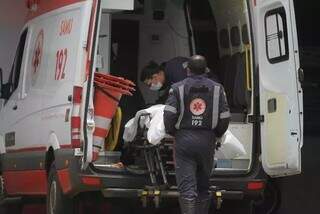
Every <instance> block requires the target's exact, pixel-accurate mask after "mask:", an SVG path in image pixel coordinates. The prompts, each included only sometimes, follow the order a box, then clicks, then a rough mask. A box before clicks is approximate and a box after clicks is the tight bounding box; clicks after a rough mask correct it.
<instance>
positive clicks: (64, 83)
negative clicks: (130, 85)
mask: <svg viewBox="0 0 320 214" xmlns="http://www.w3.org/2000/svg"><path fill="white" fill-rule="evenodd" d="M91 4H92V2H91V1H85V2H80V3H75V4H71V5H68V6H66V7H62V8H60V9H57V10H54V11H51V12H48V13H45V14H44V15H41V16H39V17H37V18H34V19H32V20H30V21H29V22H28V23H27V24H26V26H25V30H24V31H23V32H27V38H26V43H25V49H24V55H23V59H22V65H21V73H20V79H19V87H18V88H17V89H16V91H15V92H14V93H13V94H12V96H11V98H10V99H9V101H8V102H7V104H6V105H5V107H4V109H2V111H1V120H3V121H1V127H0V132H1V135H2V136H4V141H5V145H6V153H5V154H4V155H2V170H3V171H4V173H3V174H4V178H5V180H6V181H7V182H6V190H7V191H8V193H9V194H16V193H19V194H33V195H34V194H46V182H47V181H46V171H45V161H46V152H47V150H48V148H49V147H53V148H54V149H59V148H71V127H70V126H71V113H72V110H73V109H72V108H73V105H72V99H73V97H72V95H73V87H74V86H81V85H82V83H83V82H84V78H85V68H86V66H85V65H86V62H87V61H86V42H87V39H88V38H87V35H88V29H89V27H88V26H89V20H90V13H91V8H92V7H91ZM84 62H85V63H84ZM79 134H80V133H79ZM23 175H27V176H29V178H28V177H24V179H19V177H20V178H21V176H23ZM33 178H35V179H33ZM27 182H29V183H28V184H27Z"/></svg>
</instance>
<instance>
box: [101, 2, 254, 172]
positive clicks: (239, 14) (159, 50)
mask: <svg viewBox="0 0 320 214" xmlns="http://www.w3.org/2000/svg"><path fill="white" fill-rule="evenodd" d="M249 26H250V25H249V14H248V8H247V1H245V0H187V1H184V0H136V1H135V10H134V11H109V10H104V9H102V14H101V20H100V29H99V32H100V33H99V42H98V51H97V60H96V61H97V62H96V67H97V71H98V72H106V71H107V72H110V73H111V74H112V75H115V76H121V77H124V78H127V79H130V80H132V81H133V82H135V83H136V84H137V91H136V92H135V93H134V95H133V96H132V97H130V96H124V97H122V99H121V102H120V104H119V107H120V108H121V110H122V114H123V117H122V121H121V130H120V137H119V143H118V144H117V147H116V149H115V150H116V151H118V152H122V153H124V149H123V144H124V142H123V140H122V136H121V134H122V133H123V129H124V125H125V124H126V122H128V120H129V119H131V118H132V117H134V116H135V114H136V112H137V111H139V110H141V109H143V108H146V106H150V105H152V104H153V103H154V102H155V101H156V99H157V97H158V93H156V92H153V91H151V90H149V89H148V88H147V87H146V86H145V85H144V84H143V83H142V82H140V72H141V70H142V68H143V67H144V66H145V65H147V64H148V62H149V61H151V60H153V61H155V62H157V63H159V64H161V63H162V62H165V61H167V60H169V59H171V58H174V57H176V56H187V57H188V56H191V55H193V54H202V55H204V56H205V57H206V58H207V61H208V67H209V68H210V69H211V70H212V71H213V73H214V75H215V76H217V77H218V79H219V81H220V83H221V84H222V85H223V86H224V88H225V91H226V94H227V98H228V103H229V106H230V110H231V113H232V121H231V124H230V126H229V131H230V132H231V133H232V135H233V136H234V137H236V138H237V139H238V141H239V142H240V143H241V145H242V147H243V149H244V150H245V153H242V154H238V153H237V151H233V149H232V148H229V147H230V145H222V147H224V149H225V150H228V149H230V150H231V151H226V153H227V154H226V155H225V156H226V157H224V155H221V154H220V155H218V152H217V156H218V159H217V160H216V162H215V163H216V164H215V166H216V168H215V169H214V170H215V174H216V175H218V174H221V175H223V174H225V173H235V174H236V173H246V172H248V171H249V169H250V166H251V159H252V156H253V154H252V148H253V146H252V145H253V143H252V142H253V126H252V124H251V123H249V122H248V119H247V118H248V117H247V116H248V115H249V114H251V112H252V78H251V76H252V72H251V71H252V58H251V57H252V56H251V52H252V51H251V39H250V32H249V29H250V28H249ZM138 89H139V90H138ZM222 147H221V148H222ZM228 156H229V157H230V156H231V157H232V158H228ZM123 162H124V163H125V164H126V162H127V160H124V161H123Z"/></svg>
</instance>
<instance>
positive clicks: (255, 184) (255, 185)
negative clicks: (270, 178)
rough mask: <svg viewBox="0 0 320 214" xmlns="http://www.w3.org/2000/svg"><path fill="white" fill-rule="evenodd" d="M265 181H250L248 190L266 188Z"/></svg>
mask: <svg viewBox="0 0 320 214" xmlns="http://www.w3.org/2000/svg"><path fill="white" fill-rule="evenodd" d="M264 186H265V185H264V182H262V181H254V182H248V184H247V189H248V190H262V189H264Z"/></svg>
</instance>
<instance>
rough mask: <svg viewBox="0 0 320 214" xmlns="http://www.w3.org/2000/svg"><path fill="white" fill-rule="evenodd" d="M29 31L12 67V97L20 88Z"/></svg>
mask: <svg viewBox="0 0 320 214" xmlns="http://www.w3.org/2000/svg"><path fill="white" fill-rule="evenodd" d="M27 34H28V30H27V29H26V30H25V31H24V32H23V33H22V35H21V37H20V41H19V45H18V48H17V51H16V56H15V58H14V62H13V65H12V69H11V74H10V77H9V83H10V85H11V87H10V96H11V95H12V94H13V92H14V91H15V90H16V89H17V88H18V86H19V79H20V71H21V64H22V58H23V53H24V47H25V43H26V38H27Z"/></svg>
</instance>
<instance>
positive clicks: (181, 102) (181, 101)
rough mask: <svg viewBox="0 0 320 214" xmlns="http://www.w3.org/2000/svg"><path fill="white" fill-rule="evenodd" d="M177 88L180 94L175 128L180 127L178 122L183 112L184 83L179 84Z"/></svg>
mask: <svg viewBox="0 0 320 214" xmlns="http://www.w3.org/2000/svg"><path fill="white" fill-rule="evenodd" d="M178 89H179V96H180V115H179V118H178V121H177V123H176V125H175V127H176V129H179V128H180V123H181V121H182V118H183V114H184V85H181V86H179V88H178Z"/></svg>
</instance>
